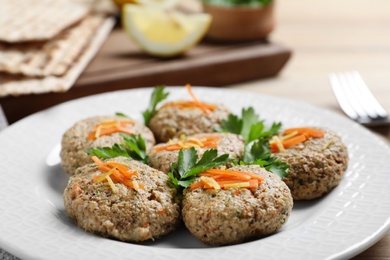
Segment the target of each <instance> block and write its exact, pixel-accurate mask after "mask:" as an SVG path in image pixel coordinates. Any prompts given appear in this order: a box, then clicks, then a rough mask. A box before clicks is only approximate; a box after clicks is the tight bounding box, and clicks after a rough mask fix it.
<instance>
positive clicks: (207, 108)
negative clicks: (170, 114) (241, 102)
mask: <svg viewBox="0 0 390 260" xmlns="http://www.w3.org/2000/svg"><path fill="white" fill-rule="evenodd" d="M186 89H187V91H188V93H189V94H190V96H191V97H192V100H193V101H174V102H169V103H166V104H165V105H164V106H162V107H171V106H175V107H178V108H180V109H185V108H199V109H201V110H202V111H203V112H204V113H210V112H211V111H213V110H215V109H216V108H217V106H216V105H210V104H206V103H204V102H201V101H200V100H199V99H198V98H197V97H196V96H195V94H194V92H192V89H191V85H190V84H187V85H186Z"/></svg>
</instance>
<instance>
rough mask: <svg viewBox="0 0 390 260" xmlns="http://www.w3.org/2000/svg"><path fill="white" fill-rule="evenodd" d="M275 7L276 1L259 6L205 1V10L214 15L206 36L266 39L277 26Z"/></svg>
mask: <svg viewBox="0 0 390 260" xmlns="http://www.w3.org/2000/svg"><path fill="white" fill-rule="evenodd" d="M274 7H275V3H274V1H273V2H271V3H270V4H269V5H266V6H258V7H251V6H245V7H243V6H220V5H213V4H208V3H203V11H204V12H205V13H209V14H211V15H212V17H213V21H212V23H211V26H210V29H209V31H208V33H207V35H206V36H207V38H209V39H211V40H219V41H248V40H259V39H264V38H266V37H267V36H268V35H269V34H270V33H271V32H272V30H273V29H274V27H275V17H274Z"/></svg>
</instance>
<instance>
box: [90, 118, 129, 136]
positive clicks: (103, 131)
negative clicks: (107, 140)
mask: <svg viewBox="0 0 390 260" xmlns="http://www.w3.org/2000/svg"><path fill="white" fill-rule="evenodd" d="M134 123H135V122H134V121H133V120H130V119H123V120H106V121H101V122H100V123H98V124H96V125H95V126H94V128H93V131H92V132H91V133H90V134H89V135H88V137H87V139H88V140H95V139H97V138H99V137H101V136H103V135H110V134H113V133H118V132H121V133H126V134H131V133H132V132H131V131H130V130H129V129H128V128H127V125H130V124H131V125H133V124H134Z"/></svg>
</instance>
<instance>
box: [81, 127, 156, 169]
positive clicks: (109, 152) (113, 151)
mask: <svg viewBox="0 0 390 260" xmlns="http://www.w3.org/2000/svg"><path fill="white" fill-rule="evenodd" d="M121 135H122V137H123V141H122V144H114V145H113V146H112V147H97V148H91V149H89V150H86V151H85V152H86V153H88V154H90V155H95V156H97V157H99V158H100V159H108V158H114V157H118V156H123V157H127V158H132V159H134V160H137V161H140V162H142V163H145V164H146V163H147V161H148V156H147V155H146V143H145V140H144V139H143V138H142V136H141V135H138V136H136V135H128V134H121Z"/></svg>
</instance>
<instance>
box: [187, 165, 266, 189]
mask: <svg viewBox="0 0 390 260" xmlns="http://www.w3.org/2000/svg"><path fill="white" fill-rule="evenodd" d="M198 176H200V179H199V181H197V182H194V183H192V184H191V185H190V190H194V189H197V188H204V189H232V188H247V189H256V188H258V187H259V185H260V183H261V182H262V180H263V177H261V176H259V175H257V174H254V173H250V172H241V171H231V170H220V169H209V170H206V171H204V172H202V173H199V174H198ZM211 180H212V181H211ZM214 182H215V183H214Z"/></svg>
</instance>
